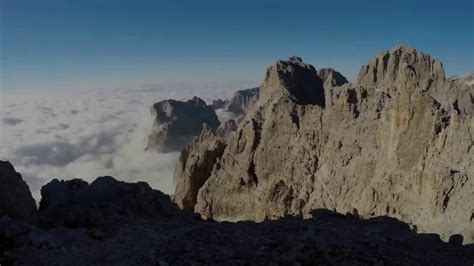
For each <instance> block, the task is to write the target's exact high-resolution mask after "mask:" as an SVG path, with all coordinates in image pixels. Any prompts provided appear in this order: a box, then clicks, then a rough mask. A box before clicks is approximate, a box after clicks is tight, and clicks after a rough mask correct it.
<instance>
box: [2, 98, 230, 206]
mask: <svg viewBox="0 0 474 266" xmlns="http://www.w3.org/2000/svg"><path fill="white" fill-rule="evenodd" d="M233 91H234V90H216V89H213V90H211V89H208V90H203V89H200V90H194V91H193V90H183V89H176V90H157V89H141V90H126V89H120V90H104V89H102V90H91V91H80V92H71V91H70V92H67V93H66V92H63V93H58V92H52V91H51V92H41V93H40V92H37V93H36V92H35V93H31V92H30V93H22V94H19V93H14V92H10V93H6V92H3V93H2V95H1V98H0V99H1V101H0V121H1V124H0V127H1V133H0V142H1V145H0V160H9V161H11V162H12V163H13V165H14V166H15V168H16V170H17V171H18V172H20V173H21V174H22V175H23V178H24V179H25V180H26V182H27V183H28V184H29V186H30V189H31V191H32V193H33V196H34V197H35V198H36V199H37V200H39V198H40V189H41V186H42V185H44V184H46V183H47V182H49V180H51V179H52V178H58V179H71V178H82V179H84V180H87V181H91V180H94V179H95V178H96V177H98V176H104V175H110V176H114V177H116V178H117V179H120V180H126V181H131V182H134V181H138V180H141V181H146V182H148V183H149V184H150V185H151V186H152V187H154V188H157V189H160V190H162V191H163V192H165V193H172V192H173V190H174V185H173V178H172V174H173V171H174V167H175V164H176V162H177V160H178V157H179V153H177V152H176V153H166V154H159V153H156V152H154V151H144V148H145V146H146V136H147V134H148V132H149V129H150V127H151V125H152V117H151V115H150V112H149V107H150V106H151V105H152V104H153V103H155V102H157V101H160V100H163V99H168V98H173V99H181V100H185V99H188V98H191V97H192V96H194V95H197V96H199V97H202V98H203V99H205V100H206V101H208V102H209V101H210V100H211V99H215V98H219V97H221V98H226V97H229V96H230V95H231V94H232V92H233Z"/></svg>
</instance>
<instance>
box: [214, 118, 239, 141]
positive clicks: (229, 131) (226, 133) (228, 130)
mask: <svg viewBox="0 0 474 266" xmlns="http://www.w3.org/2000/svg"><path fill="white" fill-rule="evenodd" d="M236 130H237V123H236V122H235V120H233V119H230V120H228V121H226V122H224V123H222V124H221V125H220V126H219V127H218V128H217V129H216V135H217V136H219V137H221V138H223V139H225V140H229V139H230V138H232V136H233V135H234V133H235V131H236Z"/></svg>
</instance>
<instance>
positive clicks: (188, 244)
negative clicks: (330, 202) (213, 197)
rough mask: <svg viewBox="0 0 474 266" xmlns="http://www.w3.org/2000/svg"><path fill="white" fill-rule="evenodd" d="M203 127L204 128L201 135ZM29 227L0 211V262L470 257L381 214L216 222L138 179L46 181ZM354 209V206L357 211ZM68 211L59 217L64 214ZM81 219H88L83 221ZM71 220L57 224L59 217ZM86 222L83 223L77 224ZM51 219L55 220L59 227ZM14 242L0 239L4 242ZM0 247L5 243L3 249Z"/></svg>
mask: <svg viewBox="0 0 474 266" xmlns="http://www.w3.org/2000/svg"><path fill="white" fill-rule="evenodd" d="M204 134H206V133H203V135H204ZM41 202H42V203H41V206H42V207H41V210H40V215H41V216H43V217H44V218H46V219H52V220H53V221H56V223H52V224H50V225H49V226H47V227H43V226H42V227H37V226H34V225H30V224H28V223H26V222H23V223H21V222H17V221H15V220H13V219H10V218H6V219H5V218H2V219H0V240H1V241H0V248H1V250H0V251H2V252H0V262H2V264H8V265H10V264H13V265H58V264H61V265H193V264H202V265H222V264H226V265H257V264H258V265H262V264H263V265H312V264H321V265H348V264H350V265H367V264H374V265H377V264H386V263H387V262H389V263H390V264H394V265H420V264H423V265H472V263H473V262H474V252H473V250H474V246H472V245H464V246H463V245H461V244H460V241H459V237H458V236H456V237H453V240H452V241H451V243H444V242H442V241H440V239H439V236H438V235H433V234H417V233H416V232H414V231H411V230H410V227H409V226H408V225H407V224H406V223H403V222H401V221H398V220H396V219H393V218H389V217H383V216H382V217H374V218H371V219H360V218H358V217H357V216H356V215H354V214H349V215H342V214H340V213H336V212H333V211H329V210H325V209H317V210H313V211H311V213H310V215H311V217H310V218H308V219H302V218H301V217H291V216H286V217H283V218H281V219H279V220H275V221H265V222H262V223H256V222H249V221H246V222H237V223H219V222H215V221H212V220H208V221H204V220H201V219H199V218H197V217H195V216H193V215H192V214H190V213H189V212H183V211H181V210H179V209H177V208H175V207H174V205H173V204H172V202H171V201H170V198H169V197H167V196H164V195H163V194H162V193H161V192H159V191H156V190H152V189H150V188H149V187H148V185H147V184H146V183H142V182H139V183H135V184H132V183H124V182H120V181H117V180H115V179H113V178H112V177H100V178H98V179H96V180H95V181H94V182H92V183H91V184H90V185H89V184H87V183H86V182H84V181H80V180H72V181H58V180H53V181H52V182H50V183H49V184H47V185H46V186H44V188H43V199H42V201H41ZM353 213H355V214H357V212H356V211H353ZM66 217H67V218H66ZM85 218H87V219H85ZM66 220H69V221H74V220H75V221H76V222H73V223H72V224H74V225H75V226H77V227H80V228H77V229H74V228H64V227H61V226H60V225H61V224H62V225H71V223H69V222H68V223H64V221H66ZM85 220H87V221H89V222H92V224H91V223H89V222H84V221H85ZM58 224H59V226H58ZM12 243H14V245H5V244H12ZM4 248H6V249H4Z"/></svg>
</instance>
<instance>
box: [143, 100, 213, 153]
mask: <svg viewBox="0 0 474 266" xmlns="http://www.w3.org/2000/svg"><path fill="white" fill-rule="evenodd" d="M151 113H152V115H153V117H154V121H153V127H152V129H151V131H150V134H149V136H148V146H147V149H154V150H157V151H159V152H170V151H179V150H180V149H181V148H182V147H184V145H186V144H188V143H189V142H191V140H192V139H193V138H194V137H196V136H198V135H199V133H200V132H201V130H202V127H203V124H206V125H207V126H209V127H210V128H212V129H216V128H217V127H218V126H219V124H220V123H219V120H218V118H217V115H216V113H215V111H214V109H213V108H212V107H211V106H209V105H207V104H206V102H204V101H203V100H202V99H200V98H198V97H194V98H192V99H191V100H188V101H186V102H182V101H176V100H165V101H161V102H158V103H155V104H154V105H153V106H152V107H151Z"/></svg>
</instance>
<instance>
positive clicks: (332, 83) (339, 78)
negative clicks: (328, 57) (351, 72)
mask: <svg viewBox="0 0 474 266" xmlns="http://www.w3.org/2000/svg"><path fill="white" fill-rule="evenodd" d="M318 76H319V77H320V78H321V79H322V80H323V83H324V88H332V87H337V86H342V85H344V84H346V83H349V81H347V79H346V77H344V76H343V75H342V74H341V73H339V72H337V71H336V70H335V69H333V68H321V69H319V70H318Z"/></svg>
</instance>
